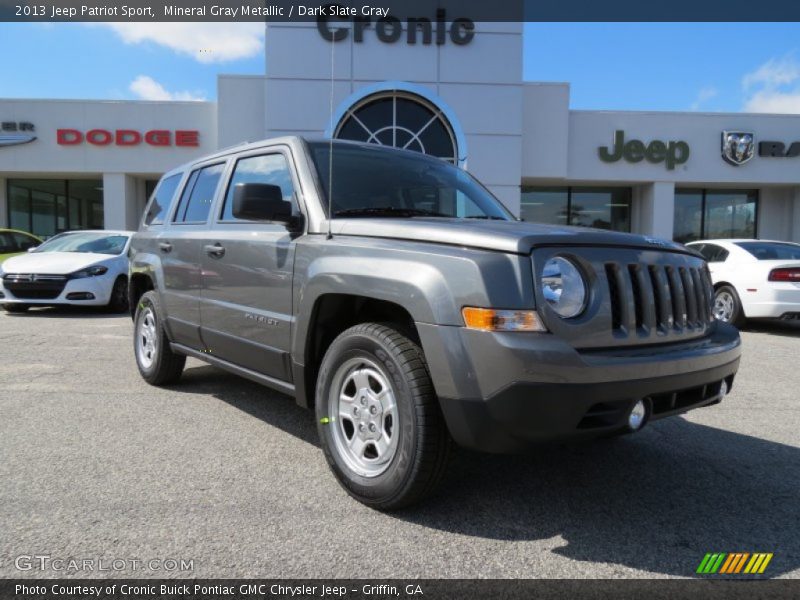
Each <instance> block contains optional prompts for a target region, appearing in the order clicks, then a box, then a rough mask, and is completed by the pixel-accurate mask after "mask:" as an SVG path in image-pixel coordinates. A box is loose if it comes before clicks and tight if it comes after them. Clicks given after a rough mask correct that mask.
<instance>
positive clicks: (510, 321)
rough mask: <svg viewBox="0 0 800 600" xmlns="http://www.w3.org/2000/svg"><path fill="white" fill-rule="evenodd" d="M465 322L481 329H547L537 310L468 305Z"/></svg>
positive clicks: (462, 312)
mask: <svg viewBox="0 0 800 600" xmlns="http://www.w3.org/2000/svg"><path fill="white" fill-rule="evenodd" d="M461 314H462V316H463V317H464V324H465V325H466V326H467V327H468V328H470V329H479V330H481V331H547V328H546V327H545V326H544V324H543V323H542V321H541V319H539V315H538V314H537V313H536V311H535V310H496V309H493V308H475V307H472V306H467V307H465V308H464V309H463V310H462V311H461Z"/></svg>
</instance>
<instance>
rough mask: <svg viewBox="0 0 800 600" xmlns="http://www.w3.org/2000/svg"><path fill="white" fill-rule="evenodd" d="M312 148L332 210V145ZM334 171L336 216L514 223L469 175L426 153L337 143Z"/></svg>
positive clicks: (322, 144)
mask: <svg viewBox="0 0 800 600" xmlns="http://www.w3.org/2000/svg"><path fill="white" fill-rule="evenodd" d="M309 145H310V146H311V154H312V157H313V160H314V165H315V166H316V168H317V173H318V174H319V178H320V181H321V183H322V188H323V193H324V194H325V196H324V199H325V203H326V207H325V208H326V211H327V199H328V193H329V190H331V186H330V181H329V179H330V172H331V166H330V164H329V160H330V144H328V143H326V142H315V143H311V144H309ZM332 171H333V187H332V189H333V198H332V205H333V216H334V217H337V216H338V217H351V216H370V217H372V216H377V217H380V216H399V217H418V216H430V217H455V218H465V219H500V220H504V221H507V220H512V219H513V217H512V216H511V214H510V213H509V212H508V211H507V210H506V209H505V208H504V207H503V205H502V204H500V202H499V201H498V200H497V199H496V198H495V197H494V196H492V194H490V193H489V192H488V191H487V190H486V188H484V187H483V186H482V185H481V184H480V183H478V182H477V181H476V180H475V179H474V178H473V177H472V176H470V175H469V174H468V173H466V172H465V171H463V170H461V169H458V168H456V167H454V166H453V165H450V164H448V163H446V162H444V161H441V160H439V159H435V158H430V157H427V156H424V155H421V154H420V155H415V154H413V153H410V152H393V151H387V150H383V149H378V148H375V149H372V148H364V147H362V146H355V145H350V144H336V143H334V144H333V169H332Z"/></svg>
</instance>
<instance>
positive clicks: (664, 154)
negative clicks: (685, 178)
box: [597, 129, 690, 171]
mask: <svg viewBox="0 0 800 600" xmlns="http://www.w3.org/2000/svg"><path fill="white" fill-rule="evenodd" d="M597 153H598V155H599V156H600V160H602V161H603V162H607V163H613V162H617V161H618V160H619V159H621V158H624V159H625V161H627V162H630V163H638V162H642V161H643V160H646V161H647V162H649V163H653V164H657V163H662V162H663V163H665V164H666V166H667V169H668V170H670V171H671V170H673V169H674V168H675V166H676V165H682V164H684V163H685V162H686V161H687V160H689V153H690V151H689V144H687V143H686V142H683V141H677V142H675V141H669V142H662V141H660V140H653V141H651V142H650V143H649V144H645V143H644V142H643V141H641V140H629V141H627V142H626V141H625V132H624V131H622V130H621V129H618V130H617V131H616V132H614V147H613V149H610V148H609V147H608V146H600V147H599V148H598V149H597Z"/></svg>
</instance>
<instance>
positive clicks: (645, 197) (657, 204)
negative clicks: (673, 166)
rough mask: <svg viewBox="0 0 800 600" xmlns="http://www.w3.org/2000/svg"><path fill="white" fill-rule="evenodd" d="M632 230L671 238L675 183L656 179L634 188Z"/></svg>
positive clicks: (673, 218)
mask: <svg viewBox="0 0 800 600" xmlns="http://www.w3.org/2000/svg"><path fill="white" fill-rule="evenodd" d="M634 205H635V206H634V219H633V232H634V233H641V234H644V235H652V236H653V237H659V238H665V239H668V240H671V239H672V235H673V228H674V220H675V184H674V183H672V182H671V181H656V182H654V183H648V184H645V185H642V186H638V187H637V188H636V189H635V190H634Z"/></svg>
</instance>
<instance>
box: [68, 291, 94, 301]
mask: <svg viewBox="0 0 800 600" xmlns="http://www.w3.org/2000/svg"><path fill="white" fill-rule="evenodd" d="M67 300H94V294H93V293H92V292H70V293H69V294H67Z"/></svg>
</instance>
